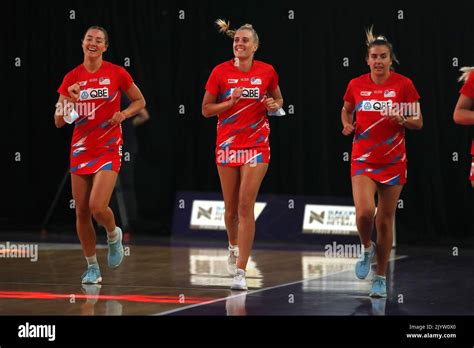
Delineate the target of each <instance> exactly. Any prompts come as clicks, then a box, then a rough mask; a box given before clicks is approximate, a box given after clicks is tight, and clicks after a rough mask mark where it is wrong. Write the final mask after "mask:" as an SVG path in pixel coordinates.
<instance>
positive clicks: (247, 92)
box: [230, 87, 260, 99]
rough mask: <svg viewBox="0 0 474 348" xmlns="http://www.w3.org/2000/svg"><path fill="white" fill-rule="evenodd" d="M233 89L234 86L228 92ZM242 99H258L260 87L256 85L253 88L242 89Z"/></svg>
mask: <svg viewBox="0 0 474 348" xmlns="http://www.w3.org/2000/svg"><path fill="white" fill-rule="evenodd" d="M233 91H234V88H232V89H231V90H230V94H232V92H233ZM241 98H242V99H260V89H259V88H258V87H254V88H244V89H243V90H242V96H241Z"/></svg>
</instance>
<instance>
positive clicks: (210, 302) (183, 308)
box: [151, 255, 408, 316]
mask: <svg viewBox="0 0 474 348" xmlns="http://www.w3.org/2000/svg"><path fill="white" fill-rule="evenodd" d="M407 257H408V256H407V255H400V256H396V257H395V258H393V259H389V260H388V262H393V261H398V260H402V259H405V258H407ZM376 264H377V263H376V262H373V263H372V264H371V265H376ZM349 271H351V272H353V271H354V269H353V268H352V269H346V270H344V271H339V272H336V273H330V274H326V275H322V276H318V277H313V278H308V279H302V280H296V281H294V282H290V283H284V284H279V285H274V286H270V287H268V288H263V289H258V290H249V291H244V292H242V294H238V295H231V296H226V297H222V298H217V299H215V300H211V301H206V302H202V303H197V304H193V305H189V306H185V307H180V308H175V309H170V310H168V311H164V312H159V313H155V314H151V315H153V316H161V315H168V314H173V313H177V312H181V311H184V310H187V309H191V308H195V307H200V306H205V305H209V304H214V303H217V302H222V301H225V300H229V299H232V298H238V297H242V296H247V295H253V294H256V293H259V292H264V291H267V290H273V289H278V288H283V287H285V286H290V285H295V284H300V283H304V282H309V281H312V280H316V279H322V278H326V277H329V276H333V275H337V274H340V273H345V272H349ZM228 291H231V290H230V289H228ZM234 291H238V290H234Z"/></svg>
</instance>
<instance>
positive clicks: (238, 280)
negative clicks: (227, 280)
mask: <svg viewBox="0 0 474 348" xmlns="http://www.w3.org/2000/svg"><path fill="white" fill-rule="evenodd" d="M230 288H231V290H248V288H247V281H246V280H245V271H244V270H243V269H240V268H237V270H236V271H235V275H234V280H233V281H232V285H231V287H230Z"/></svg>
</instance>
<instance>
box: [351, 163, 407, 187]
mask: <svg viewBox="0 0 474 348" xmlns="http://www.w3.org/2000/svg"><path fill="white" fill-rule="evenodd" d="M356 175H365V176H368V177H369V178H371V179H372V180H374V181H377V182H379V183H381V184H386V185H404V184H405V183H406V182H407V162H400V163H387V164H374V163H366V162H357V161H352V162H351V177H352V176H356Z"/></svg>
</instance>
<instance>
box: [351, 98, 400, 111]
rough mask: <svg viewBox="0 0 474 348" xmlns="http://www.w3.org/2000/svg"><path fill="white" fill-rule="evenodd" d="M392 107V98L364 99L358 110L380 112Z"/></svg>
mask: <svg viewBox="0 0 474 348" xmlns="http://www.w3.org/2000/svg"><path fill="white" fill-rule="evenodd" d="M391 107H392V101H391V100H363V101H361V102H360V104H359V107H358V108H357V109H356V111H369V112H370V111H373V112H380V111H383V110H385V109H390V108H391Z"/></svg>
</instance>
